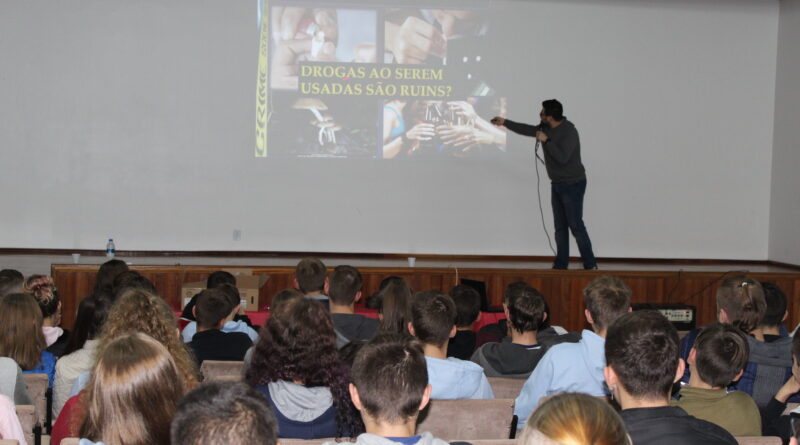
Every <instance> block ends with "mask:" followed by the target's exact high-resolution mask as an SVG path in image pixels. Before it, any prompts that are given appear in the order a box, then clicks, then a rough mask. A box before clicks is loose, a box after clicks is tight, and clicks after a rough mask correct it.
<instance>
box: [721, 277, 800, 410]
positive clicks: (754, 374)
mask: <svg viewBox="0 0 800 445" xmlns="http://www.w3.org/2000/svg"><path fill="white" fill-rule="evenodd" d="M761 287H762V289H763V291H764V300H765V302H766V310H765V312H764V317H763V318H762V319H761V323H760V324H759V326H758V328H756V329H754V330H753V332H752V335H748V336H747V343H748V345H749V347H750V356H749V358H748V360H747V365H746V366H745V368H744V374H743V375H742V377H741V378H740V379H739V380H738V381H737V382H735V383H734V384H733V385H732V388H735V389H738V390H740V391H744V392H746V393H748V394H750V395H751V396H752V397H753V400H755V401H756V405H758V407H759V409H762V410H763V409H764V408H766V407H767V405H768V404H769V402H770V400H772V397H773V396H774V395H775V393H777V392H778V390H779V389H780V388H781V386H783V384H784V383H785V382H786V380H788V379H790V378H791V377H792V337H789V336H788V335H786V331H785V329H782V328H783V321H784V320H785V319H786V317H787V316H788V312H787V310H786V294H784V293H783V291H782V290H781V289H780V288H779V287H778V286H776V285H774V284H772V283H761ZM790 401H791V402H796V401H797V400H796V399H792V400H790Z"/></svg>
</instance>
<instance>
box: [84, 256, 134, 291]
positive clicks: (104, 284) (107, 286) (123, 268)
mask: <svg viewBox="0 0 800 445" xmlns="http://www.w3.org/2000/svg"><path fill="white" fill-rule="evenodd" d="M127 271H128V265H127V264H126V263H125V261H122V260H108V261H106V262H105V263H103V264H101V265H100V268H99V269H98V270H97V275H96V276H95V280H94V290H93V291H92V293H93V294H95V295H96V294H106V295H114V284H115V283H114V282H115V280H116V279H117V276H119V275H120V274H121V273H123V272H127Z"/></svg>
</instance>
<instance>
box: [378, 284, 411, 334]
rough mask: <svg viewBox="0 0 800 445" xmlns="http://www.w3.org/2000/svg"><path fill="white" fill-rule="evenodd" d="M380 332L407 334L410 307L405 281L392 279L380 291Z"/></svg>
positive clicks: (409, 293) (409, 295)
mask: <svg viewBox="0 0 800 445" xmlns="http://www.w3.org/2000/svg"><path fill="white" fill-rule="evenodd" d="M380 294H381V324H380V328H379V329H380V331H381V332H394V333H397V334H407V333H408V322H409V321H410V320H411V319H410V317H409V316H408V314H409V309H410V307H411V288H410V287H409V286H408V283H407V282H406V280H404V279H402V278H400V277H393V278H392V279H391V281H389V282H388V283H387V284H386V287H385V288H383V290H381V291H380Z"/></svg>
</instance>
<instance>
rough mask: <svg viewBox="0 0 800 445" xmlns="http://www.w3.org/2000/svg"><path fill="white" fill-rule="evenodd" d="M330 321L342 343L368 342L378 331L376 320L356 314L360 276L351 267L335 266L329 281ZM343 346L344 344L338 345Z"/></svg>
mask: <svg viewBox="0 0 800 445" xmlns="http://www.w3.org/2000/svg"><path fill="white" fill-rule="evenodd" d="M329 282H330V285H329V289H328V291H329V297H330V311H331V319H332V320H333V328H334V329H335V330H336V333H337V334H338V335H339V336H341V337H343V339H344V340H345V341H344V343H345V344H346V343H347V342H350V341H354V340H369V339H371V338H372V337H374V336H375V332H377V330H378V324H379V322H378V320H376V319H373V318H369V317H366V316H364V315H360V314H356V313H355V312H356V311H355V304H356V302H357V301H359V300H360V299H361V285H362V279H361V274H360V273H359V272H358V270H357V269H356V268H355V267H352V266H337V267H336V268H335V269H333V272H332V273H331V277H330V279H329ZM341 346H344V344H342V345H340V347H341Z"/></svg>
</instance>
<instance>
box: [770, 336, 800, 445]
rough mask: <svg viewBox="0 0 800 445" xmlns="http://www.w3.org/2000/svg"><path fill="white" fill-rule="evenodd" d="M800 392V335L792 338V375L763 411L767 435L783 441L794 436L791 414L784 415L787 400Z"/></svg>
mask: <svg viewBox="0 0 800 445" xmlns="http://www.w3.org/2000/svg"><path fill="white" fill-rule="evenodd" d="M798 393H800V335H798V334H795V335H794V337H793V338H792V376H791V377H790V378H789V379H788V380H787V381H786V383H784V384H783V386H781V388H780V389H779V390H778V392H777V393H776V394H775V396H774V397H773V398H772V399H770V401H769V403H768V404H767V406H766V408H764V410H762V412H761V424H762V428H763V430H762V432H763V433H764V435H765V436H779V437H780V438H781V439H783V443H786V441H787V440H788V439H789V438H790V437H792V436H793V434H792V427H791V423H790V419H789V416H784V415H782V414H783V412H784V411H785V410H786V402H787V401H788V400H789V398H790V397H791V396H794V395H796V394H798Z"/></svg>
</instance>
